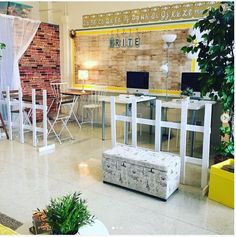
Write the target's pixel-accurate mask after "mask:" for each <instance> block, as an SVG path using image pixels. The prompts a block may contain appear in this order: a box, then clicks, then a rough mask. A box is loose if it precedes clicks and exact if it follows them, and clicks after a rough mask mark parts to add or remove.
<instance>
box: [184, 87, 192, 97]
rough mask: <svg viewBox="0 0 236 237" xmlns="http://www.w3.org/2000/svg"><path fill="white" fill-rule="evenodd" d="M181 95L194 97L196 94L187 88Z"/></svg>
mask: <svg viewBox="0 0 236 237" xmlns="http://www.w3.org/2000/svg"><path fill="white" fill-rule="evenodd" d="M181 95H185V96H193V95H194V92H193V89H192V88H190V87H188V88H186V89H185V90H183V91H182V92H181Z"/></svg>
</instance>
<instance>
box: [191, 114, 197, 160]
mask: <svg viewBox="0 0 236 237" xmlns="http://www.w3.org/2000/svg"><path fill="white" fill-rule="evenodd" d="M195 123H196V110H193V112H192V118H191V124H192V125H195ZM193 149H194V132H190V156H191V157H193Z"/></svg>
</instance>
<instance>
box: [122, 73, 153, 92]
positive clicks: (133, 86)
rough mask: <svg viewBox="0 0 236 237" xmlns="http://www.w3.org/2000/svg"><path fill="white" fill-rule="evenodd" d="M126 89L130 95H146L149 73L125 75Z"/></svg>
mask: <svg viewBox="0 0 236 237" xmlns="http://www.w3.org/2000/svg"><path fill="white" fill-rule="evenodd" d="M126 87H127V89H128V93H131V94H148V92H149V72H131V71H128V72H127V73H126Z"/></svg>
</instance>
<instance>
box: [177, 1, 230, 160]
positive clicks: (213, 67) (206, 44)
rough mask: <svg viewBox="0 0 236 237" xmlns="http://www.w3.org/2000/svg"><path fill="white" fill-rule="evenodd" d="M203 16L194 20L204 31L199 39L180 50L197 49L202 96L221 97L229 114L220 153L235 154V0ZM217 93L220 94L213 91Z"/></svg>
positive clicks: (224, 3)
mask: <svg viewBox="0 0 236 237" xmlns="http://www.w3.org/2000/svg"><path fill="white" fill-rule="evenodd" d="M203 13H204V14H205V16H204V18H203V19H201V20H199V21H198V22H196V23H195V25H194V27H193V28H195V29H197V28H198V29H199V30H200V32H201V33H202V39H201V41H200V42H196V36H195V35H193V36H191V35H189V36H188V37H187V42H188V43H189V45H187V46H184V47H183V48H182V49H181V50H182V52H183V53H190V52H191V53H196V52H198V58H197V62H198V65H199V67H200V70H201V72H206V73H207V74H204V77H203V78H201V85H202V89H201V96H204V95H206V93H208V92H209V93H210V94H209V95H210V97H211V98H212V99H214V100H218V99H220V101H221V104H222V108H223V112H227V113H229V115H230V118H231V119H230V121H229V127H228V128H223V127H221V128H220V132H221V135H222V136H225V135H229V141H228V142H222V143H221V145H220V147H219V149H218V152H220V154H221V155H224V156H225V155H227V156H228V155H230V157H232V156H233V155H234V134H233V126H232V122H233V118H234V52H233V48H234V2H233V1H232V2H222V3H221V4H220V6H219V7H218V8H216V9H214V8H211V9H207V10H205V11H204V12H203ZM214 91H217V92H218V96H217V95H216V94H215V93H214Z"/></svg>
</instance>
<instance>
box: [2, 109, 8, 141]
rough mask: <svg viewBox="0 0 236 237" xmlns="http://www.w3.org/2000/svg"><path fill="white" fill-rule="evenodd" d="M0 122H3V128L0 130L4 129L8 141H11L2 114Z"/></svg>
mask: <svg viewBox="0 0 236 237" xmlns="http://www.w3.org/2000/svg"><path fill="white" fill-rule="evenodd" d="M0 121H1V126H0V128H2V129H3V131H4V132H5V134H6V137H7V139H8V140H9V136H8V133H7V128H6V125H5V123H4V121H3V118H2V114H1V113H0Z"/></svg>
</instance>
